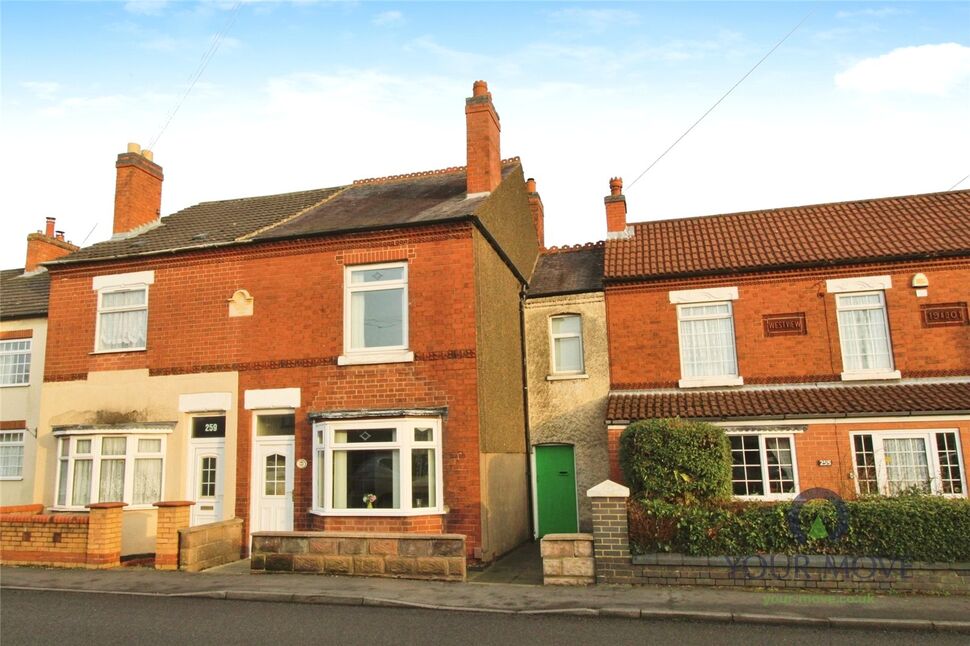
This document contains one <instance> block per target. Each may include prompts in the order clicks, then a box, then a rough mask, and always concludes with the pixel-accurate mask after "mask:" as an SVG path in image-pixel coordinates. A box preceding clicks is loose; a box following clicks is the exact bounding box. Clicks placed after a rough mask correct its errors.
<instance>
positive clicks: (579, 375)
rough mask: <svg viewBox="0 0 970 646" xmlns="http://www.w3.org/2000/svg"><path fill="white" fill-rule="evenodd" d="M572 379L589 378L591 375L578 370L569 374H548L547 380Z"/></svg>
mask: <svg viewBox="0 0 970 646" xmlns="http://www.w3.org/2000/svg"><path fill="white" fill-rule="evenodd" d="M570 379H589V375H588V374H586V373H585V372H576V373H569V374H555V375H547V376H546V381H568V380H570Z"/></svg>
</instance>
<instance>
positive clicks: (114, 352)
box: [88, 348, 148, 354]
mask: <svg viewBox="0 0 970 646" xmlns="http://www.w3.org/2000/svg"><path fill="white" fill-rule="evenodd" d="M147 350H148V348H121V349H120V350H94V351H92V352H89V353H88V354H118V353H119V352H146V351H147Z"/></svg>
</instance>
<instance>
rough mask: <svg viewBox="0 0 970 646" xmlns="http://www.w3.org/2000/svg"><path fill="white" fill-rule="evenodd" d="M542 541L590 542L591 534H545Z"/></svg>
mask: <svg viewBox="0 0 970 646" xmlns="http://www.w3.org/2000/svg"><path fill="white" fill-rule="evenodd" d="M542 540H544V541H591V540H593V535H592V534H546V535H545V536H543V537H542Z"/></svg>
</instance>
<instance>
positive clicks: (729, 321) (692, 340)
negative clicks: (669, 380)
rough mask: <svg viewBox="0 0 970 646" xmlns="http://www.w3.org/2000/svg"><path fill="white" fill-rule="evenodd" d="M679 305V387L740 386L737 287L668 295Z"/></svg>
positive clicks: (674, 292) (686, 291) (689, 290)
mask: <svg viewBox="0 0 970 646" xmlns="http://www.w3.org/2000/svg"><path fill="white" fill-rule="evenodd" d="M669 296H670V302H671V303H674V304H676V305H677V336H678V338H679V340H680V377H681V378H680V383H679V385H680V387H681V388H699V387H704V386H740V385H741V384H743V383H744V380H743V379H742V378H741V376H740V375H739V374H738V358H737V353H736V350H735V345H734V307H733V305H732V301H735V300H737V298H738V288H737V287H710V288H707V289H688V290H681V291H673V292H670V293H669Z"/></svg>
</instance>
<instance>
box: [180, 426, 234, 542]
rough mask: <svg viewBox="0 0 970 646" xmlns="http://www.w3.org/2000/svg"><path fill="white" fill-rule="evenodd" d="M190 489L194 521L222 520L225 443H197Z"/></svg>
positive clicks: (192, 450) (193, 451)
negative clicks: (193, 502) (193, 503)
mask: <svg viewBox="0 0 970 646" xmlns="http://www.w3.org/2000/svg"><path fill="white" fill-rule="evenodd" d="M191 455H192V457H191V463H190V464H192V471H191V473H190V475H189V482H190V484H189V491H191V492H192V493H191V497H190V499H191V500H194V501H195V505H193V506H192V512H191V519H190V524H191V525H192V526H195V525H204V524H206V523H215V522H218V521H220V520H222V498H223V480H225V477H224V474H225V456H226V449H225V442H224V441H221V442H212V441H207V442H193V443H192V448H191Z"/></svg>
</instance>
